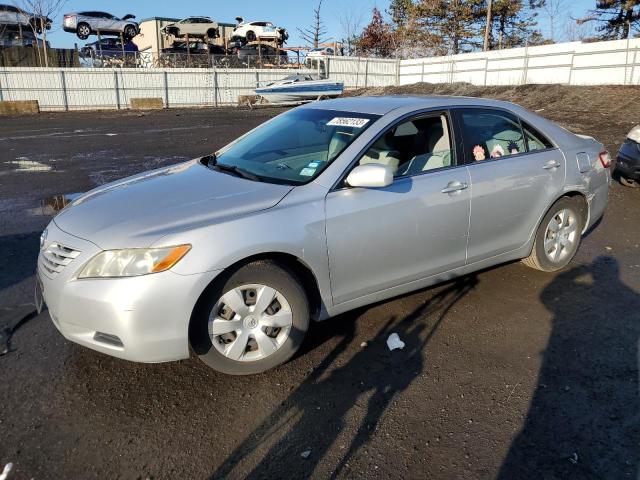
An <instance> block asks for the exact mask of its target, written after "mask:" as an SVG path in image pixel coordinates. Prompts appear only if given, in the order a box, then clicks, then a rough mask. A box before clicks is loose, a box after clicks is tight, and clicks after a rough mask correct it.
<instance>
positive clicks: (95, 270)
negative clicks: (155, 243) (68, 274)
mask: <svg viewBox="0 0 640 480" xmlns="http://www.w3.org/2000/svg"><path fill="white" fill-rule="evenodd" d="M189 250H191V245H179V246H177V247H166V248H131V249H126V250H106V251H104V252H100V253H99V254H98V255H96V256H95V257H93V258H92V259H91V260H89V262H88V263H87V264H86V265H85V267H84V268H83V269H82V272H80V275H78V278H104V277H136V276H138V275H147V274H149V273H158V272H164V271H165V270H169V269H170V268H171V267H173V266H174V265H175V264H176V263H178V262H179V261H180V259H181V258H182V257H184V256H185V255H186V254H187V252H188V251H189Z"/></svg>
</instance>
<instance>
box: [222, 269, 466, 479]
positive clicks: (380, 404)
mask: <svg viewBox="0 0 640 480" xmlns="http://www.w3.org/2000/svg"><path fill="white" fill-rule="evenodd" d="M476 285H477V279H476V277H475V276H471V277H466V278H463V279H461V280H459V281H457V282H455V283H452V284H450V285H448V286H445V287H444V288H442V289H441V290H440V291H439V292H438V293H436V294H435V295H434V296H433V297H432V298H430V299H429V300H428V301H426V302H425V303H422V304H421V305H419V306H418V307H417V308H415V309H413V310H412V311H411V312H409V313H408V314H407V315H404V316H402V317H397V316H391V317H390V318H388V319H387V320H386V322H384V323H383V324H382V325H381V327H380V329H379V331H378V332H377V333H376V335H375V336H376V338H378V339H381V340H386V339H387V337H388V336H389V334H391V333H397V334H398V335H399V337H400V338H401V339H402V340H403V341H404V342H405V347H404V348H403V349H402V350H400V351H394V352H390V351H389V349H388V347H387V345H386V342H385V341H376V342H372V343H371V344H369V345H366V346H363V347H361V348H360V349H359V350H358V351H357V352H356V353H355V354H353V355H352V356H351V358H350V359H349V360H348V361H346V362H344V363H342V364H340V361H341V360H342V357H343V356H344V354H345V353H346V352H347V349H348V347H349V346H350V345H351V344H352V343H353V342H354V340H355V337H356V332H355V328H356V322H355V318H346V317H350V316H357V312H356V313H352V314H351V315H349V314H346V315H343V316H341V317H339V320H340V325H341V327H340V328H341V331H339V332H336V329H335V328H334V327H328V328H326V332H325V334H326V335H328V332H329V331H331V332H332V335H333V336H335V335H336V334H337V333H338V334H340V340H339V341H338V343H337V344H336V345H335V348H333V349H332V351H331V352H330V353H329V354H328V355H327V356H325V357H324V358H323V359H322V361H321V363H320V364H319V365H318V366H317V367H316V368H315V369H314V370H313V371H312V373H311V374H310V375H309V376H308V377H307V378H306V379H305V381H304V382H302V383H301V384H300V385H299V386H298V387H296V388H295V390H293V391H292V392H291V393H290V394H289V396H288V397H287V399H286V400H285V401H284V402H283V403H282V404H281V405H280V407H279V408H277V409H276V410H275V411H274V412H273V413H271V414H270V415H268V416H267V417H266V418H265V419H264V420H263V421H262V422H261V423H260V425H259V426H258V427H257V428H255V429H254V430H253V431H252V432H251V433H250V434H249V435H248V436H247V438H246V439H245V440H244V441H243V442H242V443H241V444H240V445H239V446H238V447H237V448H235V450H234V451H233V452H232V453H231V454H230V455H229V456H228V457H227V459H226V460H225V461H224V462H223V464H222V465H221V466H220V467H219V468H218V469H217V470H216V471H215V472H214V473H213V474H212V475H211V478H213V479H218V478H226V477H229V476H233V477H236V476H239V475H241V476H243V477H246V478H281V477H283V476H284V475H285V472H286V476H287V477H289V478H307V477H309V476H310V475H312V474H313V472H314V470H315V469H316V467H317V466H318V464H319V463H321V462H322V463H323V464H327V463H330V464H331V467H330V468H331V470H333V473H332V474H331V475H330V476H331V477H335V476H338V475H348V471H349V460H350V459H351V458H353V457H354V456H355V455H356V454H357V453H358V452H359V451H360V450H362V449H363V448H365V446H366V444H367V442H368V441H369V440H370V439H371V438H372V437H373V435H374V434H375V432H376V428H377V427H378V424H379V422H380V421H381V419H382V417H383V415H384V413H385V411H386V410H387V408H388V407H389V405H390V404H391V403H392V402H393V401H394V399H396V397H397V396H398V395H399V394H400V393H402V392H403V391H404V390H406V389H407V388H408V387H409V385H411V383H412V382H413V380H414V379H415V378H417V377H418V376H420V375H421V374H422V373H423V369H424V364H423V359H424V351H423V350H424V348H425V347H426V346H427V345H428V344H429V342H430V340H431V338H432V337H433V335H434V334H435V333H436V331H437V330H438V328H439V327H440V325H441V324H442V322H443V321H444V320H445V319H446V316H447V313H448V312H449V311H450V310H451V308H452V307H453V306H454V305H455V304H456V303H457V302H458V301H460V300H461V299H462V298H463V297H464V296H465V295H466V294H467V293H469V292H470V291H471V290H472V289H473V288H475V286H476ZM336 320H338V319H336ZM327 323H336V324H337V322H327ZM319 330H320V331H321V332H322V331H323V330H324V328H323V326H322V325H321V326H320V327H319ZM321 332H317V333H319V335H318V337H319V338H318V340H317V341H318V342H322V337H324V336H325V335H323V334H322V333H321ZM312 336H314V337H315V336H316V333H315V332H314V335H312ZM314 343H315V342H314ZM308 348H313V345H308V346H307V349H308ZM336 365H339V366H337V367H336ZM330 367H333V368H330ZM354 418H357V419H358V420H354ZM354 424H355V427H354ZM345 436H346V437H348V440H347V441H346V444H345V445H344V448H341V449H339V451H340V454H339V456H338V458H335V455H334V456H333V457H332V458H331V459H328V458H327V456H328V454H329V450H330V448H331V447H332V445H334V443H335V442H336V441H337V440H338V439H340V440H341V441H344V440H342V439H343V438H344V437H345ZM301 456H302V457H303V458H300V457H301ZM292 458H300V460H301V461H300V462H292V461H291V459H292ZM324 466H325V467H326V465H324ZM240 470H243V472H242V473H240ZM247 470H248V471H249V472H248V473H245V472H247Z"/></svg>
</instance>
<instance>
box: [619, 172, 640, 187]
mask: <svg viewBox="0 0 640 480" xmlns="http://www.w3.org/2000/svg"><path fill="white" fill-rule="evenodd" d="M620 183H621V184H622V185H624V186H625V187H629V188H640V182H638V181H637V180H634V179H632V178H626V177H623V176H622V175H621V176H620Z"/></svg>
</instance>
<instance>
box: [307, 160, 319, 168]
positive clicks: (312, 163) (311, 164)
mask: <svg viewBox="0 0 640 480" xmlns="http://www.w3.org/2000/svg"><path fill="white" fill-rule="evenodd" d="M319 166H320V162H317V161H316V162H311V163H309V165H307V167H309V168H318V167H319Z"/></svg>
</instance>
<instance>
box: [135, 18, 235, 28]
mask: <svg viewBox="0 0 640 480" xmlns="http://www.w3.org/2000/svg"><path fill="white" fill-rule="evenodd" d="M189 16H190V17H195V16H197V15H189ZM202 16H203V17H208V15H202ZM183 18H187V17H182V18H172V17H149V18H143V19H142V20H140V23H142V22H179V21H180V20H182V19H183ZM214 20H215V19H214ZM216 22H217V20H216ZM218 25H220V26H223V27H235V26H236V24H235V23H225V22H218Z"/></svg>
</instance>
